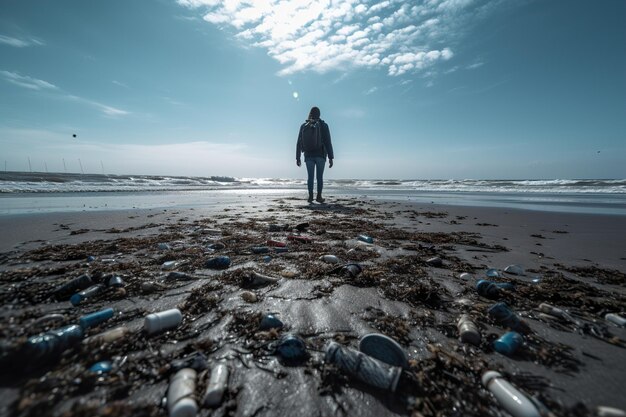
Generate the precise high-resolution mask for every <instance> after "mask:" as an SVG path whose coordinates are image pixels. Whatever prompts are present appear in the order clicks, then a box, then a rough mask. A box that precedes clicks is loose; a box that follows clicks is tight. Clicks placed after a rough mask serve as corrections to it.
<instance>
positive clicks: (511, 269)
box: [504, 265, 526, 275]
mask: <svg viewBox="0 0 626 417" xmlns="http://www.w3.org/2000/svg"><path fill="white" fill-rule="evenodd" d="M504 272H506V273H508V274H513V275H526V271H524V268H522V267H521V266H520V265H509V266H507V267H506V268H504Z"/></svg>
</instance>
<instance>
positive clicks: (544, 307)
mask: <svg viewBox="0 0 626 417" xmlns="http://www.w3.org/2000/svg"><path fill="white" fill-rule="evenodd" d="M539 310H540V311H541V312H542V313H546V314H549V315H551V316H554V317H558V318H561V319H564V320H569V319H570V315H569V314H567V312H565V310H561V309H560V308H557V307H554V306H552V305H550V304H548V303H541V304H539Z"/></svg>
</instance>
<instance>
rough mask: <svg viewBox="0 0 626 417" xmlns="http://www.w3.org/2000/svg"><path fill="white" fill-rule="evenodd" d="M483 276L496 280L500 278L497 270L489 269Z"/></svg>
mask: <svg viewBox="0 0 626 417" xmlns="http://www.w3.org/2000/svg"><path fill="white" fill-rule="evenodd" d="M485 275H487V276H488V277H489V278H498V277H500V273H499V272H498V270H497V269H493V268H490V269H488V270H487V272H485Z"/></svg>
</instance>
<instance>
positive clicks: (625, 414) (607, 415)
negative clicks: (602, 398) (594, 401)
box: [596, 405, 626, 417]
mask: <svg viewBox="0 0 626 417" xmlns="http://www.w3.org/2000/svg"><path fill="white" fill-rule="evenodd" d="M596 417H626V411H624V410H620V409H619V408H614V407H606V406H603V405H599V406H598V407H596Z"/></svg>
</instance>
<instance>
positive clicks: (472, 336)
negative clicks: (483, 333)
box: [457, 314, 480, 346]
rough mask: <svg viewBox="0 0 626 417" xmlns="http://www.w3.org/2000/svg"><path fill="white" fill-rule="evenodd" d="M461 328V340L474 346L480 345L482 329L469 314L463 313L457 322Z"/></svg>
mask: <svg viewBox="0 0 626 417" xmlns="http://www.w3.org/2000/svg"><path fill="white" fill-rule="evenodd" d="M457 328H458V329H459V339H461V342H464V343H470V344H472V345H474V346H478V345H480V331H478V327H477V326H476V324H474V322H473V321H472V319H471V318H470V316H469V315H468V314H462V315H461V317H460V318H459V322H458V323H457Z"/></svg>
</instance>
